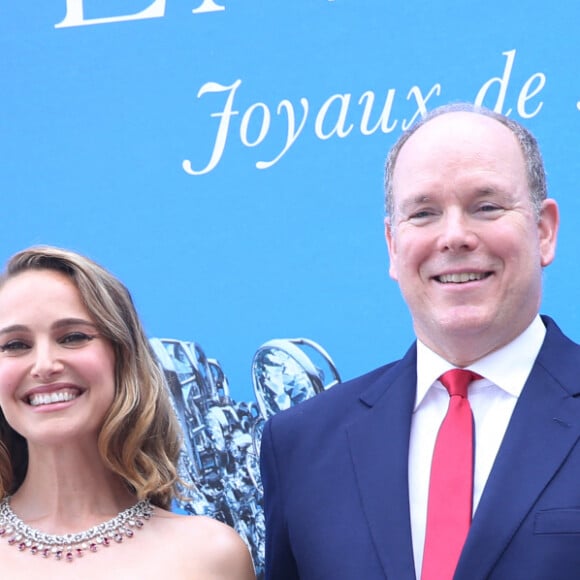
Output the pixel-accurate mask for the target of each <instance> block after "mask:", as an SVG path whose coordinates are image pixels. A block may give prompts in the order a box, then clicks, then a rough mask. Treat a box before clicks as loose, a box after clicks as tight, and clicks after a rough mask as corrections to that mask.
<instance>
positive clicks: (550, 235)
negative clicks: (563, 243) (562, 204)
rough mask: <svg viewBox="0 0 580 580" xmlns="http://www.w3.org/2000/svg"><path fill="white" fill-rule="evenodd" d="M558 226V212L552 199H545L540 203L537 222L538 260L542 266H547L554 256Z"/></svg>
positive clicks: (556, 205)
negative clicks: (539, 259) (540, 207)
mask: <svg viewBox="0 0 580 580" xmlns="http://www.w3.org/2000/svg"><path fill="white" fill-rule="evenodd" d="M559 225H560V212H559V210H558V204H557V203H556V200H554V199H545V200H544V201H543V202H542V209H541V212H540V220H539V222H538V235H539V239H540V258H541V263H542V266H548V265H549V264H551V263H552V261H553V260H554V256H555V255H556V240H557V238H558V226H559Z"/></svg>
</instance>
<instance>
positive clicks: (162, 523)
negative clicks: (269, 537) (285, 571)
mask: <svg viewBox="0 0 580 580" xmlns="http://www.w3.org/2000/svg"><path fill="white" fill-rule="evenodd" d="M155 511H156V515H157V516H158V517H157V518H155V519H157V521H158V525H159V527H160V528H163V530H162V531H163V537H164V542H171V543H172V545H173V546H175V547H176V548H177V550H176V553H180V554H183V555H184V557H185V562H189V563H191V564H192V565H194V566H195V567H196V571H197V572H198V573H199V571H200V567H203V569H204V571H205V573H206V574H207V577H208V578H216V579H224V580H226V579H227V580H254V579H255V574H254V566H253V563H252V558H251V556H250V552H249V550H248V547H247V546H246V544H245V543H244V541H243V540H242V539H241V538H240V536H239V535H238V534H237V533H236V531H235V530H234V529H233V528H231V527H230V526H228V525H226V524H223V523H221V522H218V521H217V520H214V519H212V518H209V517H206V516H194V515H191V516H187V515H180V514H175V513H172V512H168V511H166V510H161V509H156V510H155ZM160 531H161V530H160ZM194 555H195V556H196V557H195V558H192V556H194ZM193 560H195V562H193Z"/></svg>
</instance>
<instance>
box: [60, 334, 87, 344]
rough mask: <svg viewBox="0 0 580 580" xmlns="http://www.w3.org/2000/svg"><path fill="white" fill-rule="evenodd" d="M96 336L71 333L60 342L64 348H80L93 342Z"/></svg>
mask: <svg viewBox="0 0 580 580" xmlns="http://www.w3.org/2000/svg"><path fill="white" fill-rule="evenodd" d="M93 338H95V337H94V335H91V334H86V333H84V332H69V333H68V334H66V335H65V336H63V337H62V338H61V339H60V340H59V341H58V342H59V343H60V344H62V345H64V346H80V345H82V344H85V343H87V342H90V341H91V340H93Z"/></svg>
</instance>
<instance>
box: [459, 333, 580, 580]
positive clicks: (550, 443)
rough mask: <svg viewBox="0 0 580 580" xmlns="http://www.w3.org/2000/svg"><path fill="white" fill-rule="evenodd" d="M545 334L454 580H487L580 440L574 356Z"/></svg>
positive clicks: (574, 350)
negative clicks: (480, 579)
mask: <svg viewBox="0 0 580 580" xmlns="http://www.w3.org/2000/svg"><path fill="white" fill-rule="evenodd" d="M548 328H549V334H548V335H547V336H546V340H545V345H544V346H543V347H542V350H541V351H540V354H539V356H538V359H537V361H536V364H535V365H534V368H533V369H532V373H531V374H530V377H529V378H528V381H527V382H526V385H525V387H524V390H523V391H522V394H521V396H520V399H519V401H518V403H517V405H516V408H515V410H514V414H513V416H512V419H511V421H510V424H509V426H508V429H507V431H506V434H505V437H504V440H503V443H502V445H501V447H500V450H499V453H498V455H497V458H496V460H495V463H494V466H493V469H492V471H491V473H490V476H489V479H488V481H487V484H486V486H485V489H484V492H483V495H482V497H481V501H480V503H479V505H478V508H477V511H476V513H475V516H474V519H473V523H472V526H471V530H470V532H469V536H468V538H467V541H466V544H465V547H464V549H463V553H462V555H461V559H460V561H459V564H458V567H457V571H456V574H455V579H456V580H459V579H466V580H467V579H469V580H474V578H486V577H488V575H489V574H490V572H491V570H492V568H493V566H494V565H495V563H496V562H497V560H498V558H499V557H500V556H501V554H502V552H503V551H504V550H505V549H506V547H507V545H508V544H509V542H510V540H511V538H512V537H513V535H514V534H515V532H516V531H517V529H518V527H519V525H520V524H521V522H522V521H523V519H524V518H525V517H526V515H527V514H528V513H529V511H530V509H532V507H533V505H534V503H535V502H536V500H537V499H538V497H539V496H540V495H541V493H542V491H543V490H544V488H545V487H546V485H547V484H548V483H549V481H550V480H551V478H552V477H553V476H554V474H555V473H556V471H557V470H558V469H559V467H560V466H561V464H562V463H563V462H564V461H565V459H566V457H567V455H568V453H569V452H570V450H571V449H572V447H573V446H574V445H575V443H576V441H577V440H578V438H579V437H580V422H579V420H578V418H579V417H580V400H579V399H577V398H574V396H573V395H576V394H578V393H577V391H578V387H577V386H576V387H575V388H574V387H570V385H577V384H578V379H577V378H576V377H575V376H574V375H575V374H577V371H576V370H573V366H574V365H575V362H577V361H578V360H579V359H580V352H579V349H578V347H577V346H576V345H574V344H573V343H572V342H570V341H568V340H567V339H566V338H565V337H564V336H563V335H562V334H561V333H560V332H559V330H558V329H557V328H554V327H552V328H551V330H550V326H548ZM550 334H551V335H550ZM556 356H557V358H554V357H556ZM475 571H476V572H475ZM474 573H475V574H476V575H474Z"/></svg>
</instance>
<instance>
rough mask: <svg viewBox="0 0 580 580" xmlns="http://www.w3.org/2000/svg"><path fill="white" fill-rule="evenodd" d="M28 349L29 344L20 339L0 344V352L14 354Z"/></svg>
mask: <svg viewBox="0 0 580 580" xmlns="http://www.w3.org/2000/svg"><path fill="white" fill-rule="evenodd" d="M29 349H30V346H29V345H28V344H26V343H25V342H22V341H21V340H9V341H8V342H6V343H4V344H2V345H0V352H4V353H7V354H16V353H20V352H22V351H25V350H29Z"/></svg>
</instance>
